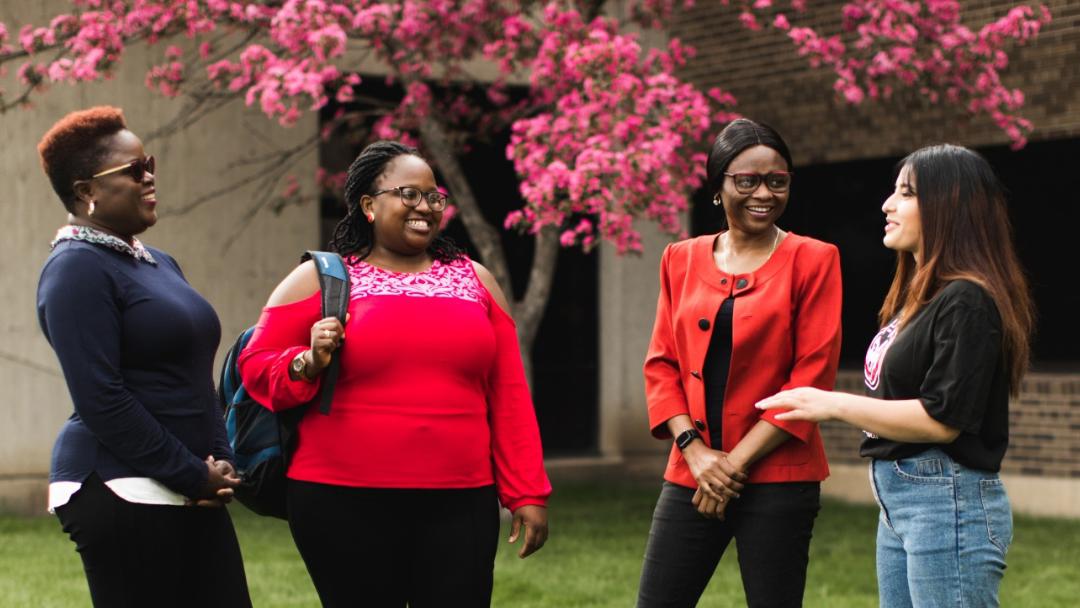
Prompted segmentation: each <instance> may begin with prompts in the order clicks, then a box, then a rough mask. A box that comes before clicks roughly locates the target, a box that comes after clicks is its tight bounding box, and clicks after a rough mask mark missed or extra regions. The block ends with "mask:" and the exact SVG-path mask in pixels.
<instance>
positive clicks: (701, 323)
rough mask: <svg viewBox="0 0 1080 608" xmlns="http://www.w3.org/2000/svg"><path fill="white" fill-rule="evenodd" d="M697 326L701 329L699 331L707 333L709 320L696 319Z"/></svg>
mask: <svg viewBox="0 0 1080 608" xmlns="http://www.w3.org/2000/svg"><path fill="white" fill-rule="evenodd" d="M697 326H698V327H700V328H701V331H708V330H709V320H708V319H698V322H697Z"/></svg>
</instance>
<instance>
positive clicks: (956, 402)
mask: <svg viewBox="0 0 1080 608" xmlns="http://www.w3.org/2000/svg"><path fill="white" fill-rule="evenodd" d="M897 326H898V323H897V322H896V320H894V321H893V322H891V323H889V324H888V325H886V326H885V327H884V328H882V330H881V331H880V332H878V335H877V336H876V337H875V338H874V341H873V342H871V343H870V348H869V349H868V350H867V351H866V364H865V367H864V381H865V383H866V389H867V394H868V395H870V396H871V397H876V398H878V399H895V400H899V399H919V400H920V401H921V402H922V404H923V407H924V408H926V412H927V413H928V414H929V415H930V416H931V417H932V418H934V419H935V420H937V421H939V422H941V423H942V424H945V425H947V426H950V427H952V428H954V429H959V430H960V435H959V436H958V437H957V438H956V440H955V441H953V442H952V443H950V444H945V445H937V444H926V443H901V442H897V441H890V440H888V439H882V438H880V437H877V436H875V435H872V434H870V433H866V435H867V438H866V439H864V440H863V443H862V447H861V449H860V450H859V452H860V453H861V454H862V455H863V456H869V457H872V458H881V459H885V460H896V459H897V458H907V457H910V456H914V455H916V454H918V453H920V452H922V451H925V450H926V449H928V448H931V447H941V448H942V449H943V450H945V452H946V453H947V454H949V456H951V457H952V458H954V459H955V460H956V461H957V462H959V463H960V464H962V465H964V466H967V467H970V468H973V469H981V470H984V471H995V472H996V471H998V470H999V469H1000V468H1001V459H1002V458H1003V457H1004V456H1005V449H1006V448H1007V447H1008V444H1009V381H1008V367H1007V366H1006V363H1005V358H1004V356H1003V354H1002V333H1001V317H1000V315H999V314H998V310H997V306H996V305H995V304H994V300H993V299H992V298H991V297H990V294H989V293H987V292H986V290H984V289H983V288H982V287H980V286H978V285H977V284H975V283H972V282H970V281H953V282H951V283H949V284H948V285H946V286H945V287H944V288H943V289H942V290H941V291H940V292H939V293H938V294H937V295H936V296H935V297H934V299H933V300H931V301H930V303H929V304H927V305H926V307H924V308H923V309H922V310H921V311H920V312H919V313H918V314H917V315H916V316H915V318H914V319H912V321H911V322H910V323H909V324H908V325H907V326H906V327H904V328H903V329H902V330H900V331H899V332H897Z"/></svg>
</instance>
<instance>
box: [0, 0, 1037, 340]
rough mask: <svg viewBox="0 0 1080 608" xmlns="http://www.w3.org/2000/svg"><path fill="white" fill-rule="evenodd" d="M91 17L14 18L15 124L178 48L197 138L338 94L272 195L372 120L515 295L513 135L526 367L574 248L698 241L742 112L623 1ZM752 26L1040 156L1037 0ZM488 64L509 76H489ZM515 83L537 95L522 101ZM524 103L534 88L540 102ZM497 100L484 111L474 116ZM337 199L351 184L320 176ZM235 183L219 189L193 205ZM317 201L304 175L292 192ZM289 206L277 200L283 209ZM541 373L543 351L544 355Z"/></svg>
mask: <svg viewBox="0 0 1080 608" xmlns="http://www.w3.org/2000/svg"><path fill="white" fill-rule="evenodd" d="M71 4H72V7H71V12H70V13H65V14H60V15H56V16H55V17H54V18H53V19H52V20H51V21H50V22H49V23H48V24H40V25H35V24H25V25H20V26H19V27H18V28H17V29H15V28H9V27H7V26H6V25H5V24H3V23H0V71H2V70H5V69H7V67H8V66H11V67H14V69H15V70H17V76H18V82H19V83H20V84H21V86H22V89H21V90H20V91H17V92H15V93H13V94H9V93H7V92H4V91H0V112H3V111H7V110H9V109H11V108H13V107H16V106H21V105H26V104H28V103H29V102H30V100H31V99H32V96H33V95H34V94H37V93H41V92H43V91H45V90H46V89H47V88H49V87H50V86H51V85H54V84H58V83H71V84H77V83H82V82H91V81H96V80H100V79H103V78H106V77H108V76H109V75H110V74H111V73H112V72H113V70H114V68H115V66H116V65H117V64H118V63H119V62H120V61H121V60H122V58H123V55H124V52H125V50H126V49H127V48H128V47H130V46H132V45H135V44H147V45H160V46H161V47H162V52H161V63H159V64H158V65H155V66H153V67H152V68H151V69H150V70H149V71H148V72H147V74H146V85H147V86H148V87H149V88H151V89H153V90H154V91H157V92H159V93H160V94H161V95H164V96H166V97H175V98H180V99H182V100H183V101H182V104H180V105H181V106H182V109H181V110H180V111H178V113H177V116H176V119H175V120H174V121H173V122H171V123H170V124H168V125H165V126H164V127H163V128H162V131H161V132H166V131H168V130H175V129H182V128H185V127H187V126H188V125H190V124H193V123H194V122H196V121H198V119H199V118H200V117H201V116H204V115H205V114H206V113H208V112H211V111H213V110H214V109H215V108H217V107H220V106H221V105H223V104H225V103H228V102H229V101H230V100H232V99H234V98H242V99H243V100H244V103H246V104H247V105H249V106H255V107H257V108H258V109H259V110H260V111H261V112H262V113H263V114H265V115H266V116H267V117H268V118H269V119H272V120H276V121H277V122H278V123H279V124H280V125H282V126H283V127H289V126H291V125H293V124H294V123H295V122H296V121H297V119H298V118H299V117H300V116H302V115H303V113H304V112H310V111H318V110H320V109H322V108H324V107H326V106H327V104H329V103H331V100H334V101H335V102H337V103H338V104H341V106H340V107H342V108H346V107H347V108H363V109H360V110H356V109H350V110H345V109H342V110H339V111H338V112H337V114H336V115H335V116H334V117H333V119H332V120H331V121H330V122H328V123H327V124H326V125H325V127H324V128H323V129H322V132H321V133H319V134H317V135H315V136H313V137H312V138H311V139H310V140H309V141H307V142H305V143H304V144H302V145H301V146H298V147H297V148H296V149H293V150H288V151H285V152H284V153H282V154H276V155H273V156H268V157H267V158H266V159H264V160H266V161H267V167H266V168H265V169H263V170H261V171H260V172H259V173H256V174H255V177H254V178H251V179H256V178H258V179H263V180H264V183H267V184H280V180H281V179H283V177H282V176H283V172H284V171H286V170H287V169H288V167H289V164H290V162H292V160H294V159H295V158H297V157H298V156H299V155H300V154H301V153H302V152H303V151H305V150H310V149H311V147H313V146H314V145H316V144H317V142H318V140H319V138H326V137H330V136H331V135H333V134H334V133H335V132H340V131H342V130H347V129H350V128H353V127H354V126H355V125H357V124H358V123H360V122H363V121H364V120H367V122H368V123H372V124H371V125H370V129H369V133H370V136H371V137H378V138H397V139H402V140H406V141H412V142H414V143H418V144H419V145H421V146H422V147H423V148H424V149H425V152H426V153H427V155H428V156H429V158H431V159H432V160H433V161H434V164H435V165H436V166H437V169H438V170H439V172H440V173H441V175H442V176H443V177H444V179H445V182H446V185H447V187H448V189H449V191H450V193H451V195H452V197H453V199H454V201H455V203H456V207H455V208H454V209H455V214H456V216H457V217H459V218H460V219H461V221H462V222H463V224H464V226H465V228H466V230H467V231H468V234H469V237H470V239H471V241H472V242H473V244H474V245H475V246H476V248H477V250H478V251H479V254H480V258H481V261H482V262H483V263H484V264H485V265H486V266H487V267H488V268H489V269H490V270H491V271H492V273H493V274H494V275H495V277H496V278H497V280H498V281H499V283H500V284H501V285H502V287H503V290H504V291H505V292H506V293H507V294H511V293H512V290H511V289H510V275H509V270H508V266H507V262H506V256H505V254H504V252H503V249H502V246H501V242H500V238H499V232H498V229H497V228H496V226H494V225H492V224H491V223H490V222H488V221H487V220H486V219H485V218H484V216H483V213H482V209H481V205H480V202H479V201H478V200H477V198H476V196H475V195H474V194H473V190H472V187H471V185H470V176H468V175H466V174H465V172H464V171H463V170H462V167H461V162H460V156H461V151H462V149H463V148H464V147H465V146H467V145H469V142H470V141H472V140H473V139H475V138H476V137H477V136H478V135H481V136H482V135H483V134H490V133H499V132H506V131H507V130H509V131H510V132H511V134H512V135H511V141H510V144H509V146H508V148H507V151H506V153H507V157H508V158H509V159H510V160H512V161H513V164H514V168H515V170H516V172H517V176H518V179H519V184H520V194H521V197H522V199H523V200H524V206H523V207H522V208H521V209H518V210H515V211H513V212H511V213H510V214H509V215H508V216H507V217H506V218H505V221H504V226H505V227H506V228H512V229H516V230H519V231H522V232H524V233H527V234H530V235H532V236H533V237H534V238H535V245H536V246H535V253H534V258H533V262H532V267H531V271H530V274H529V280H528V286H527V289H526V292H525V294H524V296H523V297H522V298H521V299H518V300H515V301H514V302H513V303H512V308H513V310H512V311H511V313H512V314H513V316H514V317H515V319H516V320H517V323H518V329H519V334H520V338H521V343H522V348H523V352H525V353H528V352H529V351H530V350H531V345H532V342H533V338H534V337H535V334H536V330H537V328H538V326H539V323H540V319H541V317H542V315H543V311H544V307H545V305H546V303H547V300H548V296H549V294H550V288H551V282H552V277H553V276H554V272H555V259H556V254H557V253H558V249H559V247H560V246H561V247H574V246H579V247H583V248H584V249H586V250H588V249H591V248H593V247H595V246H596V245H597V244H598V243H599V242H600V241H608V242H609V243H611V244H612V245H613V246H614V247H615V249H616V250H617V251H618V252H619V253H623V252H635V251H639V250H640V248H641V239H640V235H639V233H638V231H637V229H636V222H638V221H639V220H643V219H644V220H646V221H651V222H655V223H656V224H657V225H659V227H660V228H661V229H662V230H664V231H665V232H668V233H671V234H675V235H680V234H682V228H681V223H680V217H681V216H682V215H683V213H684V212H685V211H686V209H687V200H688V199H689V197H690V194H691V193H692V192H693V191H694V190H695V189H697V188H699V187H700V186H701V184H702V181H703V177H704V175H703V166H704V162H703V161H704V155H703V152H702V150H703V148H704V145H703V142H704V141H705V139H706V138H708V137H710V136H711V135H712V134H713V133H715V132H716V130H717V128H718V126H719V124H720V123H723V122H725V121H728V120H730V119H731V118H732V117H734V116H735V114H734V113H733V110H732V109H733V107H734V105H735V99H734V98H733V97H732V96H731V95H730V94H727V93H725V92H724V91H722V90H719V89H713V90H710V91H705V92H703V91H700V90H698V89H697V88H695V87H694V86H693V85H692V84H690V83H687V82H684V81H682V80H681V79H680V78H679V77H678V70H679V68H680V67H681V66H683V65H685V63H686V62H687V61H688V60H690V58H692V57H693V54H694V51H693V49H692V48H688V47H686V46H684V45H683V44H681V43H680V41H679V40H677V39H670V40H669V41H668V43H667V45H666V46H665V47H664V48H646V47H645V46H644V45H643V43H642V41H641V39H640V38H639V36H638V35H637V34H636V33H633V32H635V31H640V30H641V29H642V28H645V29H650V28H652V29H661V30H662V29H663V28H664V27H665V24H666V23H668V22H669V19H670V17H671V15H672V13H673V11H676V10H678V9H679V8H680V7H682V6H686V5H690V4H691V0H623V2H622V8H624V9H625V11H624V12H625V14H627V15H628V17H627V18H626V19H625V20H623V21H620V20H617V19H615V18H612V17H610V16H605V15H603V14H602V9H603V5H604V2H603V1H602V0H551V1H550V2H548V3H546V4H545V3H542V2H537V1H535V0H397V1H394V2H388V1H377V0H280V1H275V2H266V1H258V0H72V2H71ZM720 4H723V5H733V6H735V7H736V8H737V9H738V10H739V11H740V15H739V17H738V19H739V21H740V22H741V23H742V25H743V26H744V27H747V28H750V29H752V30H758V29H762V28H764V27H770V28H775V29H777V30H780V31H783V32H786V33H787V35H788V36H789V37H790V39H791V41H792V42H793V46H794V50H795V52H797V53H799V54H801V55H804V56H806V57H807V58H808V61H809V62H810V64H811V65H812V66H815V67H820V68H822V69H829V70H831V71H833V72H834V73H835V74H836V81H835V89H836V91H837V95H838V97H839V98H840V99H842V100H844V101H846V102H848V103H852V104H857V103H863V102H864V101H865V100H873V99H878V98H886V97H889V96H890V95H891V94H892V93H893V92H894V91H897V90H901V89H907V90H913V91H917V92H918V94H921V95H924V96H925V97H926V98H927V99H928V100H930V101H931V102H934V103H937V102H943V103H948V104H954V105H958V106H961V107H964V108H966V109H967V111H970V112H971V113H973V114H976V115H985V116H986V117H987V118H989V119H990V120H992V121H994V122H995V124H997V125H998V126H999V127H1000V128H1001V129H1003V130H1004V131H1005V133H1007V135H1008V137H1009V138H1010V139H1011V140H1012V141H1013V143H1014V145H1015V146H1022V145H1023V144H1024V142H1025V137H1026V134H1027V133H1029V132H1030V130H1031V129H1032V125H1031V123H1030V122H1028V121H1027V120H1025V119H1024V118H1023V117H1022V116H1021V115H1020V114H1019V111H1020V109H1021V108H1022V106H1023V103H1024V96H1023V94H1022V92H1020V91H1019V90H1013V89H1009V88H1008V87H1006V86H1005V85H1004V84H1003V83H1002V80H1001V77H1000V73H1001V71H1002V70H1003V69H1004V68H1005V67H1006V66H1007V65H1008V55H1007V52H1006V49H1008V48H1009V47H1010V45H1011V44H1023V43H1025V42H1027V41H1029V40H1031V39H1032V38H1034V37H1035V36H1036V35H1037V34H1038V32H1039V30H1040V28H1041V27H1042V26H1043V25H1044V24H1046V23H1048V22H1049V19H1050V15H1049V12H1048V11H1047V9H1046V8H1045V7H1044V6H1040V7H1037V8H1032V7H1030V6H1027V5H1018V6H1016V7H1015V8H1013V9H1011V10H1010V11H1009V12H1008V14H1006V15H1005V16H1003V17H1002V18H1000V19H998V20H996V21H993V22H991V23H988V24H985V25H983V26H982V27H981V28H980V29H978V31H976V30H972V29H970V28H969V27H968V26H965V25H964V24H963V23H962V20H961V7H960V3H959V2H957V1H956V0H909V1H905V0H851V1H850V2H848V3H847V4H844V5H843V7H842V9H841V10H842V11H843V29H844V32H843V33H842V34H839V35H831V36H826V35H824V34H822V33H821V32H819V31H817V30H815V29H814V28H812V27H807V26H805V25H801V24H800V19H801V16H802V14H803V12H804V11H805V0H789V1H786V2H784V3H783V5H782V6H781V4H780V3H778V2H773V0H720ZM361 61H368V62H374V63H376V64H378V65H379V66H380V68H379V69H378V70H377V71H378V72H379V73H381V74H382V75H381V76H379V77H378V78H381V79H385V80H386V81H387V82H392V83H396V84H398V85H400V86H401V87H402V89H403V91H404V94H403V96H402V97H401V99H400V100H398V101H396V102H386V101H385V100H380V99H376V98H373V97H372V96H371V95H369V94H368V89H369V88H370V87H365V84H366V83H368V80H366V79H364V78H361V76H360V75H359V74H357V73H356V72H354V71H350V70H349V69H348V66H355V65H358V63H359V62H361ZM477 61H481V62H487V63H488V64H489V65H493V66H495V68H496V75H495V76H494V77H492V78H487V79H481V78H476V77H474V76H472V75H471V72H470V67H471V66H472V65H473V64H474V63H475V62H477ZM511 83H526V85H525V87H524V88H525V93H524V94H520V93H516V94H510V93H511ZM520 89H521V87H519V88H518V90H519V91H520ZM477 96H482V97H483V98H484V99H486V103H487V104H488V106H489V109H488V110H486V111H480V110H478V109H477V107H476V104H475V103H472V101H471V100H475V99H476V98H477ZM319 178H320V180H321V181H322V182H323V183H324V184H329V185H333V184H338V186H340V180H339V178H338V177H337V176H327V175H325V174H320V176H319ZM233 187H235V185H230V186H226V187H225V188H223V189H222V190H219V191H216V192H213V193H210V195H209V196H207V197H204V198H202V199H200V200H197V201H194V202H192V203H191V205H189V207H188V208H190V207H192V206H194V205H197V204H201V203H203V202H205V201H206V200H209V199H210V198H212V197H214V196H216V195H220V194H222V193H224V192H226V191H228V190H229V189H231V188H233ZM296 190H297V182H296V181H295V177H293V178H287V179H286V186H285V191H286V194H288V193H290V192H295V191H296ZM268 198H269V197H268ZM525 359H526V361H528V359H529V358H528V357H525Z"/></svg>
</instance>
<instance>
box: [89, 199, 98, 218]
mask: <svg viewBox="0 0 1080 608" xmlns="http://www.w3.org/2000/svg"><path fill="white" fill-rule="evenodd" d="M95 207H96V204H95V201H93V200H91V201H90V210H89V211H88V214H89V215H94V208H95Z"/></svg>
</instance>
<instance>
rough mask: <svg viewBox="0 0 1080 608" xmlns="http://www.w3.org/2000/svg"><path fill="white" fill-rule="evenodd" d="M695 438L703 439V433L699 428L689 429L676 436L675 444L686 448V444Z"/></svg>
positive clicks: (680, 447)
mask: <svg viewBox="0 0 1080 608" xmlns="http://www.w3.org/2000/svg"><path fill="white" fill-rule="evenodd" d="M695 439H701V433H699V432H697V429H687V430H685V431H683V432H681V433H679V436H678V437H676V438H675V445H676V446H678V448H679V449H680V450H685V449H686V446H688V445H690V442H691V441H693V440H695Z"/></svg>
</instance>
